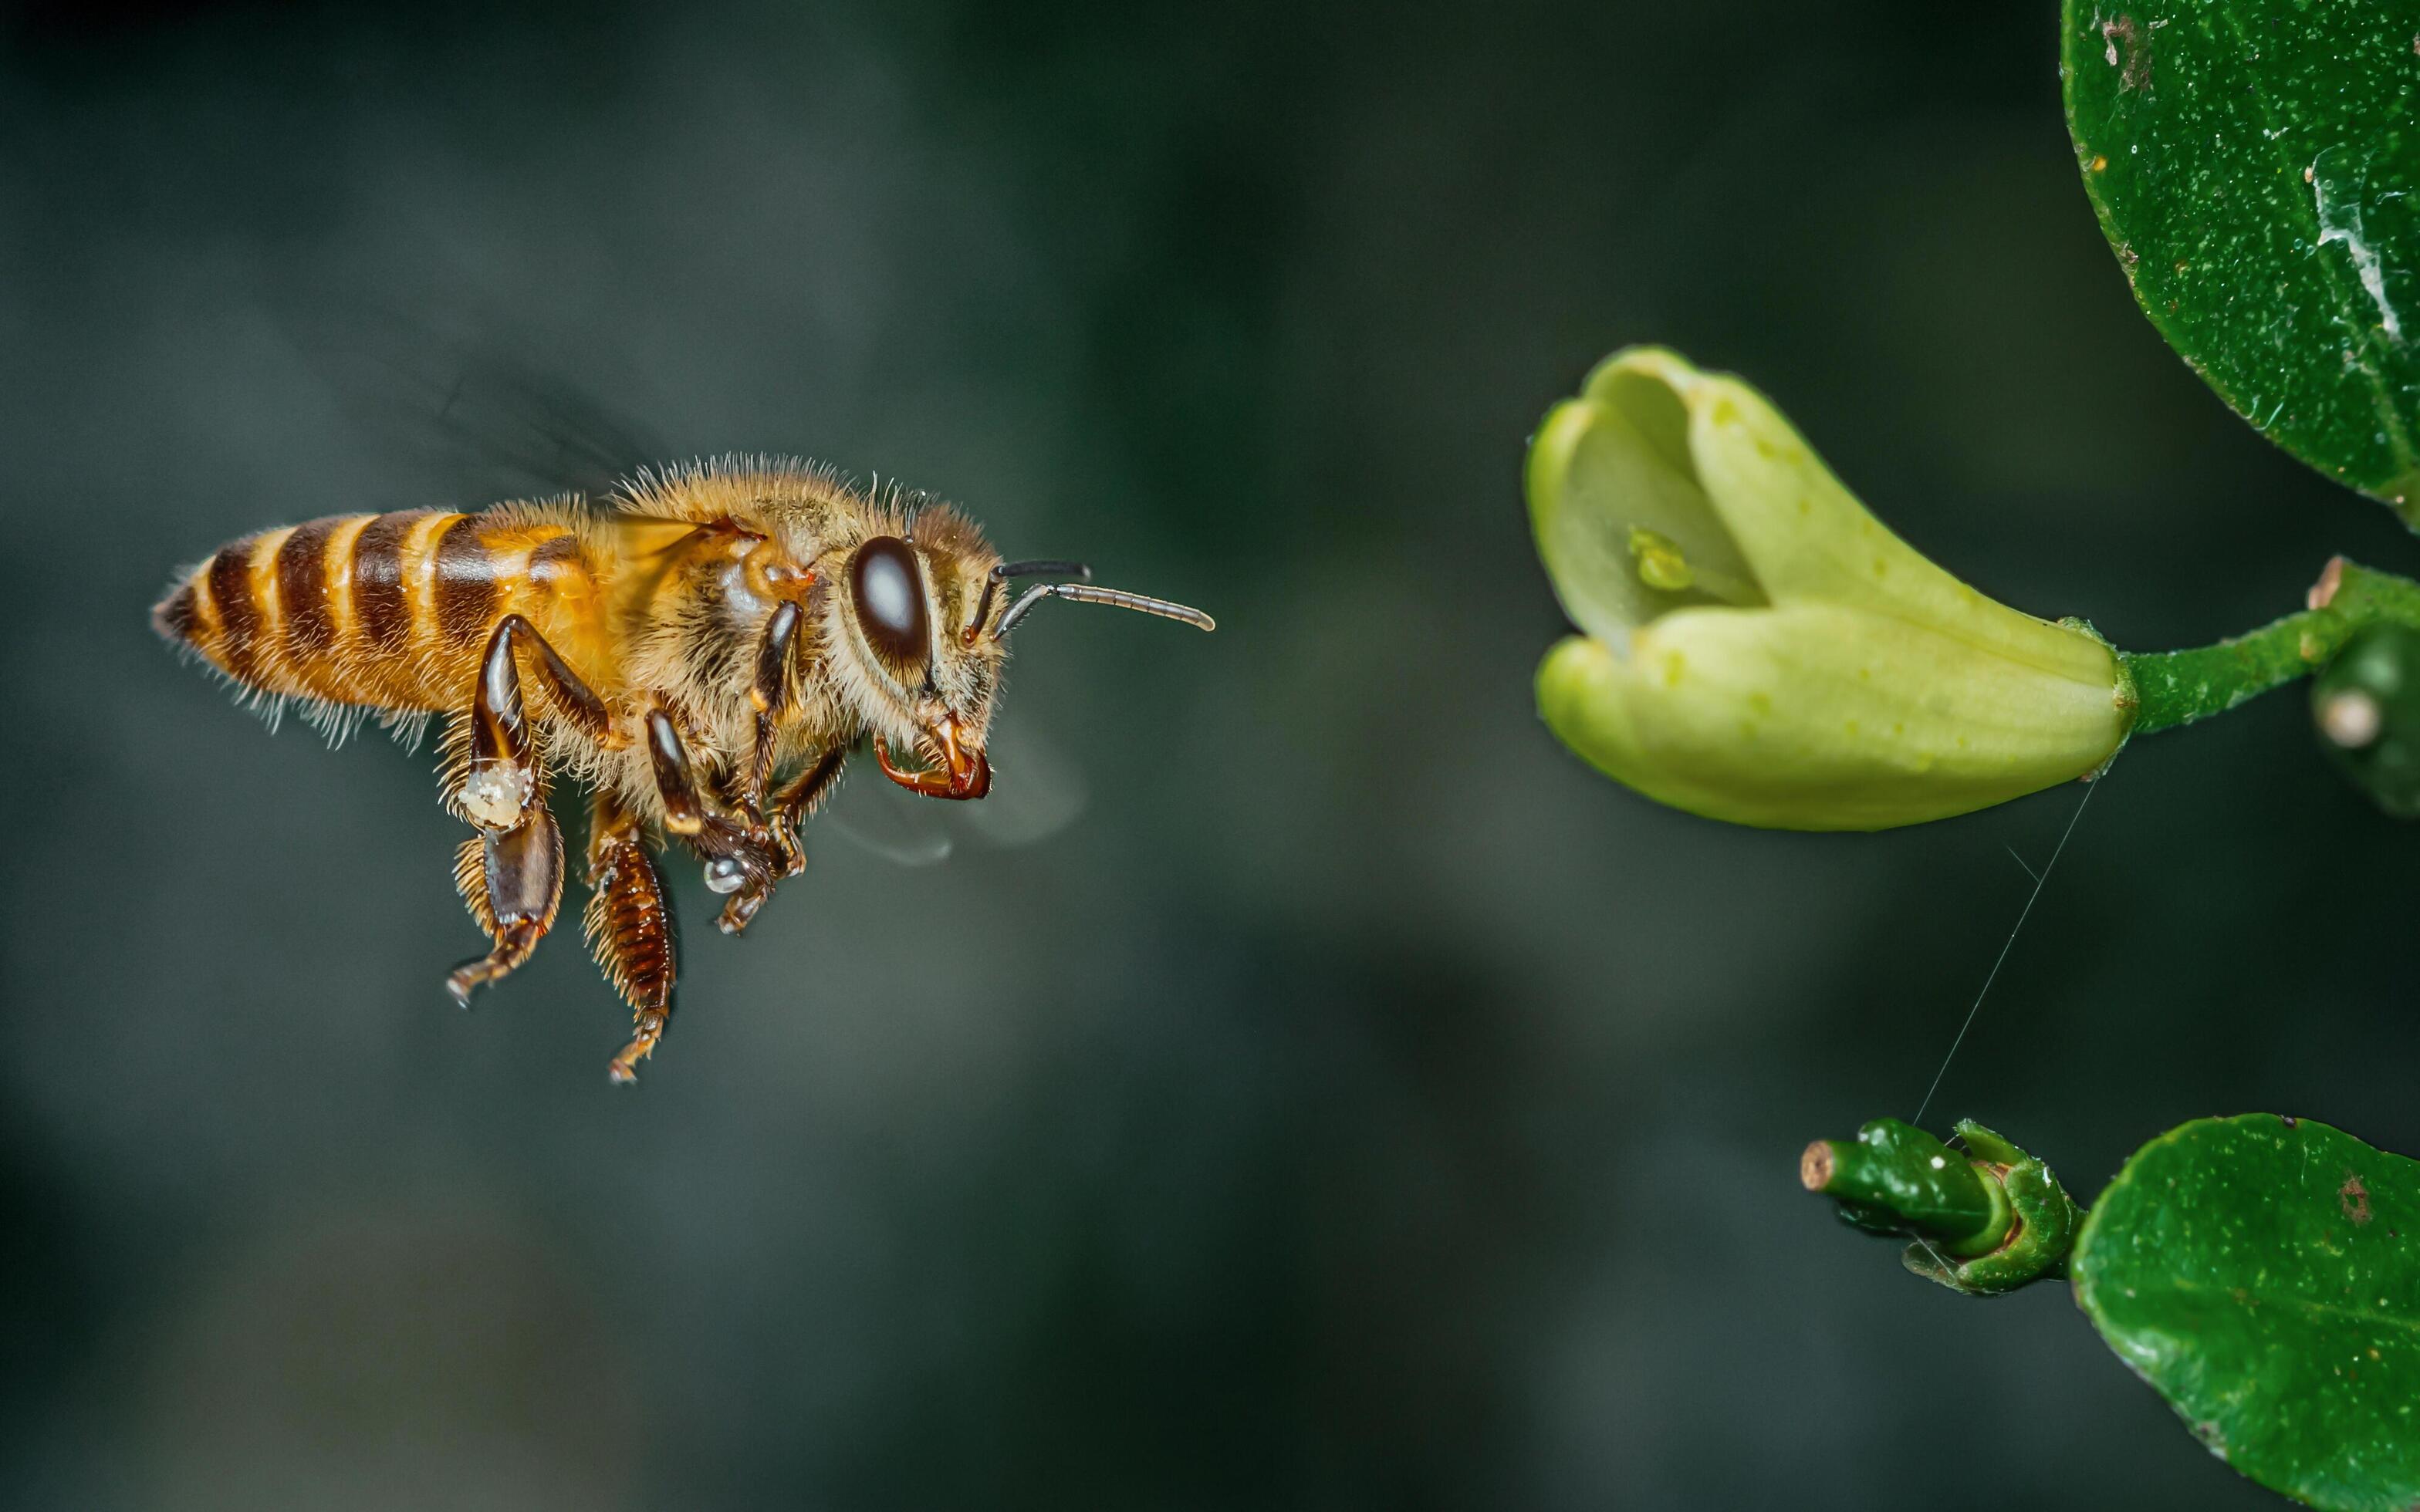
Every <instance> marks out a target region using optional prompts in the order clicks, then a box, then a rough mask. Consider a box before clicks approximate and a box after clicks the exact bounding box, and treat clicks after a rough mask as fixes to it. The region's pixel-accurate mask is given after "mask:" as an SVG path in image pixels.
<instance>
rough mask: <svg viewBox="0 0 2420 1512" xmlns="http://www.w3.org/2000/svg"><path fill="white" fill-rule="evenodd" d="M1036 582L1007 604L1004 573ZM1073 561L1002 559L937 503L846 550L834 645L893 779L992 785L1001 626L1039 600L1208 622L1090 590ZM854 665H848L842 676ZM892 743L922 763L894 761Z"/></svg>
mask: <svg viewBox="0 0 2420 1512" xmlns="http://www.w3.org/2000/svg"><path fill="white" fill-rule="evenodd" d="M1040 576H1049V577H1061V578H1074V579H1078V580H1077V581H1074V582H1057V583H1043V584H1040V585H1038V586H1036V587H1032V588H1029V589H1027V590H1026V591H1025V593H1024V594H1022V595H1020V596H1018V597H1016V600H1015V601H1014V602H1011V601H1010V599H1009V597H1008V596H1007V595H1006V594H1002V593H1001V587H1002V585H1003V584H1005V583H1007V582H1009V581H1010V580H1011V579H1017V578H1030V577H1040ZM1091 576H1092V573H1091V571H1090V569H1088V568H1086V567H1085V566H1084V565H1083V564H1082V563H1075V562H1002V561H1001V558H1000V553H998V552H997V551H994V550H993V549H992V548H991V547H990V545H989V544H988V543H987V542H985V540H984V537H983V532H981V531H980V530H978V529H977V528H976V527H975V525H974V522H973V521H971V520H970V519H968V518H967V517H965V516H963V515H961V514H959V513H958V512H957V511H956V510H954V509H952V508H950V507H949V506H947V505H945V504H932V505H927V506H925V507H924V508H923V509H921V510H919V511H918V512H917V514H916V517H915V519H914V522H913V523H912V524H910V525H909V526H908V527H907V531H906V532H904V533H901V534H870V535H867V536H865V537H864V538H863V539H861V540H860V541H859V542H858V543H857V544H856V545H855V546H854V547H853V548H849V550H848V552H847V555H846V558H845V563H843V565H842V567H841V569H840V571H839V573H838V575H837V579H836V584H837V586H838V587H839V589H840V592H839V593H837V594H832V595H831V597H832V599H833V600H834V609H835V618H837V619H838V620H839V621H840V622H841V623H839V624H838V625H832V626H830V630H831V631H832V632H833V634H832V643H833V644H835V645H837V646H840V647H844V648H845V651H846V655H845V656H843V657H841V658H836V659H838V660H841V661H844V662H845V663H846V664H847V665H846V667H845V669H844V671H843V675H842V677H841V683H842V687H843V690H844V694H845V696H850V702H853V703H855V704H856V705H857V713H858V715H859V716H860V717H861V718H862V719H863V720H864V721H865V724H866V726H867V728H869V729H870V730H871V731H872V732H873V733H874V738H875V753H876V757H877V758H878V759H879V760H880V762H881V764H882V769H883V772H884V773H885V774H886V775H887V776H889V777H890V778H891V779H892V781H894V782H897V783H899V784H900V785H901V786H903V787H907V788H909V789H911V790H913V791H915V792H917V793H921V794H923V795H926V796H929V797H936V798H980V797H982V796H983V795H985V793H987V792H989V791H990V790H991V763H990V761H989V760H988V759H987V758H986V757H985V754H984V748H985V743H986V742H987V740H988V739H989V736H990V732H991V714H992V704H993V701H994V699H995V697H996V695H997V694H998V692H999V690H1000V674H1001V665H1002V663H1004V662H1005V661H1006V660H1007V659H1008V632H1009V631H1010V630H1011V629H1012V628H1014V627H1015V626H1016V622H1017V621H1019V620H1020V619H1023V618H1024V617H1025V615H1026V613H1027V612H1028V611H1029V610H1031V609H1032V608H1033V607H1034V606H1035V605H1036V604H1038V603H1040V602H1041V601H1042V600H1043V599H1045V598H1050V597H1058V598H1069V599H1074V600H1076V601H1078V602H1080V603H1096V604H1110V605H1115V606H1117V607H1119V608H1122V609H1141V610H1143V611H1144V612H1146V613H1151V614H1158V615H1161V616H1164V617H1166V618H1169V619H1176V620H1183V621H1185V622H1186V623H1187V624H1189V625H1199V626H1201V627H1202V629H1204V630H1207V629H1209V628H1211V620H1210V616H1208V615H1207V614H1204V613H1202V611H1201V610H1200V609H1187V608H1186V607H1185V606H1183V605H1181V604H1171V603H1168V602H1166V601H1165V600H1162V599H1156V598H1144V597H1142V596H1141V595H1140V594H1125V593H1119V592H1117V591H1115V590H1113V589H1106V588H1094V587H1092V586H1090V585H1089V584H1088V583H1086V582H1084V581H1083V580H1082V579H1087V578H1090V577H1091ZM852 673H853V675H851V674H852ZM892 748H901V749H908V750H913V751H914V752H915V753H916V754H917V755H918V756H920V757H921V758H923V769H922V770H902V769H901V768H899V767H897V766H894V765H893V764H892V756H891V752H892Z"/></svg>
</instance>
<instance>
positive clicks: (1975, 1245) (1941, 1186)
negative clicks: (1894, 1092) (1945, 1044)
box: [1798, 1119, 2084, 1296]
mask: <svg viewBox="0 0 2420 1512" xmlns="http://www.w3.org/2000/svg"><path fill="white" fill-rule="evenodd" d="M1958 1134H1959V1137H1960V1138H1961V1139H1962V1140H1963V1141H1964V1142H1965V1145H1966V1148H1965V1149H1964V1150H1963V1151H1958V1150H1953V1149H1950V1148H1949V1147H1948V1146H1947V1145H1944V1144H1943V1143H1942V1142H1941V1141H1940V1140H1938V1139H1935V1138H1933V1137H1932V1136H1931V1134H1926V1133H1925V1132H1924V1131H1923V1130H1921V1129H1918V1128H1916V1127H1915V1126H1914V1125H1912V1124H1906V1123H1901V1122H1900V1120H1899V1119H1874V1120H1873V1121H1872V1122H1871V1123H1869V1124H1867V1125H1866V1126H1865V1127H1864V1128H1862V1129H1860V1130H1858V1131H1857V1137H1856V1139H1855V1141H1854V1143H1850V1142H1846V1141H1839V1140H1830V1139H1819V1140H1817V1141H1816V1142H1815V1143H1813V1144H1811V1145H1809V1146H1807V1152H1806V1154H1804V1155H1803V1156H1801V1157H1800V1158H1799V1163H1798V1179H1799V1181H1800V1183H1801V1184H1802V1185H1804V1186H1805V1187H1806V1188H1807V1190H1808V1191H1809V1192H1817V1193H1821V1194H1823V1196H1827V1197H1830V1198H1831V1199H1832V1200H1833V1202H1834V1203H1835V1204H1836V1205H1837V1206H1838V1210H1839V1214H1840V1218H1841V1221H1842V1222H1844V1223H1847V1224H1849V1225H1850V1226H1851V1227H1856V1228H1861V1229H1864V1230H1865V1231H1866V1232H1868V1233H1871V1234H1888V1235H1903V1236H1906V1237H1908V1238H1912V1239H1914V1240H1915V1241H1916V1242H1915V1243H1913V1244H1910V1245H1909V1246H1908V1247H1907V1249H1906V1251H1905V1252H1904V1253H1903V1254H1902V1255H1901V1256H1900V1263H1901V1264H1903V1265H1905V1266H1906V1267H1907V1268H1908V1269H1909V1270H1910V1271H1912V1272H1914V1273H1916V1274H1917V1275H1920V1276H1923V1277H1925V1278H1926V1279H1928V1280H1931V1281H1937V1282H1939V1283H1940V1284H1941V1285H1943V1286H1945V1287H1947V1288H1950V1289H1951V1290H1953V1291H1962V1292H1966V1293H1967V1294H1969V1295H1971V1296H1993V1295H1996V1294H1998V1293H2000V1292H2003V1291H2013V1290H2015V1289H2016V1288H2019V1287H2022V1286H2024V1285H2026V1284H2027V1283H2028V1282H2033V1281H2039V1280H2042V1279H2043V1278H2045V1277H2060V1276H2064V1275H2065V1274H2066V1273H2067V1257H2068V1252H2069V1251H2070V1250H2071V1249H2072V1248H2073V1247H2074V1245H2075V1232H2076V1229H2077V1227H2079V1226H2080V1225H2081V1224H2082V1223H2083V1221H2084V1215H2083V1213H2082V1211H2080V1210H2078V1209H2077V1207H2076V1205H2075V1204H2074V1202H2073V1201H2072V1200H2071V1199H2070V1198H2069V1196H2068V1195H2067V1190H2066V1188H2064V1187H2062V1186H2060V1185H2059V1184H2058V1180H2057V1178H2055V1177H2054V1176H2052V1175H2051V1173H2050V1167H2049V1166H2047V1165H2043V1164H2042V1163H2041V1162H2040V1161H2038V1160H2036V1159H2034V1158H2033V1157H2032V1156H2030V1155H2028V1154H2026V1153H2025V1152H2024V1150H2022V1149H2018V1148H2017V1147H2016V1146H2015V1145H2013V1144H2010V1143H2009V1141H2008V1140H2006V1139H2003V1138H2001V1137H2000V1136H1999V1135H1998V1134H1993V1132H1992V1131H1991V1130H1989V1129H1986V1128H1984V1127H1983V1126H1982V1125H1981V1124H1979V1123H1976V1122H1973V1121H1972V1120H1966V1121H1962V1122H1961V1123H1960V1124H1959V1125H1958Z"/></svg>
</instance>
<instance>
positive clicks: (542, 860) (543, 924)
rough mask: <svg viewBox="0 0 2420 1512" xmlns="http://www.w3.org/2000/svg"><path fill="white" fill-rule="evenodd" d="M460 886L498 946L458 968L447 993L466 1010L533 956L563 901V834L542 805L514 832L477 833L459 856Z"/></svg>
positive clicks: (457, 873) (456, 876) (457, 881)
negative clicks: (480, 991)
mask: <svg viewBox="0 0 2420 1512" xmlns="http://www.w3.org/2000/svg"><path fill="white" fill-rule="evenodd" d="M454 885H455V886H456V887H458V888H460V889H461V892H462V901H463V902H464V903H468V904H470V907H471V915H472V917H473V918H476V919H477V920H478V921H479V927H480V928H482V929H484V930H486V931H487V932H488V935H489V938H490V939H492V940H494V941H495V942H496V943H495V948H494V949H491V950H489V952H488V953H487V954H486V955H484V956H481V957H479V958H478V959H476V960H473V961H466V962H464V963H463V964H460V965H458V966H457V967H455V968H454V972H453V974H452V975H451V976H449V977H447V978H446V979H445V990H446V991H447V992H449V993H451V994H453V995H454V1001H455V1002H456V1003H458V1004H459V1005H461V1006H462V1007H464V1008H468V1007H470V1006H471V994H472V992H473V990H475V989H477V988H479V987H482V986H485V985H486V984H487V983H489V982H491V981H494V980H496V979H498V978H499V977H502V976H504V974H505V973H507V972H509V971H511V970H512V969H513V968H514V967H515V966H518V965H520V964H521V963H522V962H524V961H526V960H528V959H529V957H530V952H531V951H532V950H535V949H537V942H538V941H540V940H542V939H544V938H545V937H546V932H547V930H548V929H549V928H551V926H552V925H553V923H554V911H555V909H556V907H557V906H558V905H559V904H560V903H562V902H563V831H562V830H560V829H558V828H556V827H555V824H554V816H553V815H552V814H550V813H548V812H547V811H546V805H545V804H543V803H541V804H539V805H538V806H537V807H536V808H535V809H533V810H530V812H529V814H528V815H527V817H525V818H523V819H522V821H521V822H520V824H519V825H515V826H514V827H513V828H511V829H501V830H489V831H488V832H487V833H486V834H484V835H473V836H472V837H471V838H470V839H469V840H467V841H463V842H462V848H461V849H460V850H459V851H458V852H456V853H455V857H454Z"/></svg>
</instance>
